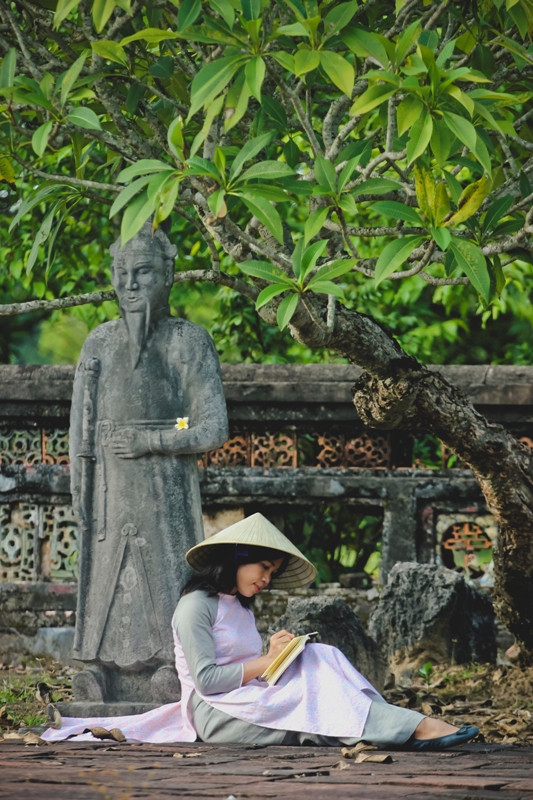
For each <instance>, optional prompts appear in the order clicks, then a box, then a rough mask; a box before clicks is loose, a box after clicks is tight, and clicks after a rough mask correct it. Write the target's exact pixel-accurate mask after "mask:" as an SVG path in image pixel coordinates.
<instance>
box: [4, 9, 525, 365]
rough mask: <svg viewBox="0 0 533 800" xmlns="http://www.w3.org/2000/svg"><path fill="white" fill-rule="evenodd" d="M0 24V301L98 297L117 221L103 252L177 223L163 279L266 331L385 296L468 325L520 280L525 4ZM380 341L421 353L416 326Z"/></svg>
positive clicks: (51, 13)
mask: <svg viewBox="0 0 533 800" xmlns="http://www.w3.org/2000/svg"><path fill="white" fill-rule="evenodd" d="M0 16H1V19H2V23H3V24H2V30H1V33H0V49H1V50H2V51H3V52H2V55H3V60H2V64H1V68H0V96H1V98H2V101H1V102H2V105H1V106H0V110H1V115H2V117H1V118H2V123H1V126H0V136H1V141H2V158H1V160H0V177H1V178H2V180H3V182H4V183H3V185H4V186H5V189H6V191H4V193H3V194H4V195H5V196H6V197H7V205H8V206H10V207H11V208H13V207H15V208H16V214H14V215H12V223H11V239H10V243H9V246H10V247H11V249H13V244H12V241H13V240H16V241H17V245H16V247H17V248H18V249H19V251H22V252H19V254H18V255H19V258H16V259H12V258H10V255H11V256H12V253H11V254H10V253H9V251H8V252H6V256H7V258H6V260H7V261H10V260H13V261H14V262H16V263H14V265H13V266H12V268H11V272H10V278H9V284H6V285H5V290H6V291H5V294H6V296H10V297H11V298H14V299H18V298H20V297H24V299H26V298H27V293H28V291H31V292H32V293H33V296H34V297H37V298H42V299H41V302H40V303H36V304H33V306H31V305H30V306H28V307H27V310H30V309H31V308H33V307H35V306H37V307H38V306H41V307H42V308H50V307H68V306H69V305H70V304H71V303H72V302H80V301H81V302H83V301H86V300H91V299H94V300H101V299H104V298H109V297H111V296H112V295H111V294H110V293H108V294H106V295H104V296H101V295H99V294H98V289H99V288H104V287H105V285H106V284H107V283H108V277H107V275H104V274H103V273H102V268H101V267H102V257H103V253H104V247H105V245H106V244H107V243H108V242H109V241H110V240H111V239H112V238H113V236H114V235H115V232H116V230H115V229H116V226H117V225H118V220H119V218H120V217H122V222H121V225H120V232H121V235H122V239H123V241H124V242H125V241H127V240H128V239H129V238H131V237H132V236H133V235H135V233H136V232H137V231H138V230H139V229H140V227H141V226H142V224H143V223H144V222H145V221H146V220H147V219H148V218H149V217H150V216H153V218H154V226H157V225H159V224H161V223H162V222H163V221H164V220H165V219H167V218H168V217H170V216H172V217H173V218H174V219H178V218H180V219H181V223H179V224H178V231H176V233H178V235H180V238H183V237H188V238H189V240H190V241H191V249H190V251H189V252H190V253H193V254H194V255H195V256H196V257H195V258H193V259H189V262H190V261H193V262H196V264H195V265H197V263H198V261H199V259H198V250H201V255H202V258H201V260H200V264H201V266H203V267H204V268H203V269H190V266H191V263H189V264H186V263H185V259H184V258H182V259H181V263H180V264H179V266H180V268H181V269H180V271H179V273H178V275H177V278H178V280H180V281H181V280H191V279H192V280H208V281H212V282H214V283H215V284H219V285H220V284H222V285H225V286H228V287H231V288H233V289H234V290H237V291H238V292H240V293H242V294H243V295H245V296H247V297H248V298H250V299H252V300H254V301H255V302H256V307H257V309H258V310H260V309H262V311H263V314H262V315H263V316H264V317H265V318H266V319H269V320H270V321H271V322H272V321H274V316H273V315H274V314H275V319H276V321H277V324H278V326H279V327H280V328H281V329H283V328H285V327H287V326H288V325H289V324H290V323H291V322H294V320H293V317H294V314H295V313H296V310H297V309H299V310H300V312H301V311H302V309H305V310H306V311H307V314H308V315H309V316H310V317H311V318H312V319H313V320H314V322H315V324H316V325H318V326H320V327H322V328H323V329H324V330H325V331H328V330H332V329H333V326H334V320H335V310H336V308H337V307H338V304H339V303H341V304H342V303H346V304H347V305H348V307H350V306H353V305H354V304H356V305H359V306H360V305H361V302H363V303H364V299H365V298H366V300H367V302H368V299H369V298H376V297H379V296H381V297H386V296H387V293H389V296H392V297H394V296H396V295H397V293H398V288H395V286H396V287H398V284H391V283H389V282H390V281H407V285H408V286H409V291H410V292H411V294H412V295H414V300H416V299H417V297H416V296H417V295H419V294H420V291H421V288H422V287H423V286H424V285H425V284H426V285H429V286H438V287H443V289H442V290H440V295H439V297H440V300H441V302H444V303H446V302H448V305H449V306H451V305H453V303H456V302H457V300H456V298H457V291H456V290H454V289H453V288H452V290H450V291H448V287H461V286H462V285H466V286H468V287H471V288H469V289H468V292H470V293H471V294H470V296H471V298H472V299H474V298H475V296H476V295H477V297H478V299H479V302H480V303H481V308H482V309H485V319H488V318H489V317H490V316H497V315H498V314H499V313H500V312H501V310H502V303H501V301H499V300H498V298H499V297H500V296H501V295H502V292H503V291H504V287H505V284H506V281H508V282H510V283H512V282H513V281H515V282H516V281H521V280H523V276H524V272H526V273H527V272H528V271H529V267H528V264H529V263H531V261H532V258H531V252H530V251H531V242H530V239H531V237H530V234H531V230H532V228H531V222H530V216H531V205H532V204H531V200H532V198H533V189H532V186H531V183H530V175H531V171H532V170H533V157H532V151H533V135H532V134H531V133H530V132H529V126H528V120H529V119H530V118H531V116H533V104H532V102H531V100H532V98H533V92H532V88H533V82H532V80H531V70H532V65H533V49H532V48H531V47H530V46H529V40H528V37H529V34H530V29H531V26H532V24H533V4H532V3H531V2H530V0H518V2H513V0H507V2H501V0H483V2H481V3H478V4H464V3H453V2H446V1H445V2H442V3H440V4H437V3H431V2H429V3H428V2H419V1H418V0H408V2H402V1H401V0H398V1H397V2H396V4H394V3H392V2H390V0H367V2H366V3H358V2H357V0H352V1H351V2H342V3H336V2H329V3H328V2H324V3H322V4H318V3H315V2H301V1H300V0H296V2H284V1H283V0H280V2H279V3H274V2H273V3H270V2H264V1H263V2H261V0H253V1H252V2H240V0H231V1H230V0H212V2H208V3H201V2H198V0H184V2H177V0H176V2H155V3H149V4H147V3H142V2H133V3H131V2H129V0H123V2H121V3H118V4H115V3H114V2H113V0H105V1H103V0H96V1H95V2H93V3H90V2H84V1H83V2H80V3H78V2H75V1H73V0H60V2H59V3H57V4H56V3H55V2H54V1H53V0H42V2H39V3H32V2H28V0H17V2H15V3H9V2H6V1H5V0H2V2H1V3H0ZM17 198H18V203H19V204H18V208H17V207H16V206H15V203H16V201H17ZM4 202H5V201H4ZM36 213H37V214H38V215H39V217H38V218H39V221H40V227H39V229H38V230H37V232H35V230H34V229H33V228H34V227H35V226H34V225H33V226H32V217H34V216H35V215H36ZM109 218H110V220H111V221H110V222H108V219H109ZM17 231H18V233H17ZM17 237H19V238H18V240H17ZM66 240H68V246H67V247H65V246H62V247H61V248H58V247H57V243H58V241H59V242H65V241H66ZM195 250H196V252H195ZM184 255H188V253H187V254H184ZM187 267H189V268H187ZM412 276H416V279H415V280H416V282H415V283H414V284H413V281H412V280H411V281H409V280H408V279H409V278H411V277H412ZM380 284H383V286H381V287H380V288H379V289H377V290H376V287H377V286H379V285H380ZM189 285H190V284H189ZM389 286H391V289H390V290H389V288H388V287H389ZM418 286H420V288H419V289H417V288H416V287H418ZM367 287H368V288H367ZM90 290H92V291H90ZM445 290H446V291H445ZM376 292H379V294H376ZM460 292H461V295H460V296H462V294H463V292H462V290H460ZM474 292H475V295H474ZM87 293H88V295H89V296H87V297H86V296H85V295H86V294H87ZM391 293H392V295H391ZM80 294H81V295H82V296H81V297H78V298H77V299H76V300H73V299H72V298H71V296H72V295H80ZM508 294H509V288H508V289H507V291H506V293H504V295H503V300H504V305H503V309H504V310H505V302H506V301H507V302H508V297H507V295H508ZM467 296H468V294H467ZM54 298H57V301H56V302H55V303H54V302H51V301H52V300H53V299H54ZM321 298H323V299H321ZM449 298H454V299H453V300H452V301H450V299H449ZM472 299H471V300H470V304H471V303H472ZM491 304H493V305H492V308H491ZM494 304H495V305H494ZM241 305H242V304H241ZM370 305H371V306H372V311H373V313H374V316H376V317H377V318H378V319H379V318H380V308H379V306H380V303H379V302H375V301H374V302H371V303H370ZM10 310H12V311H13V310H16V311H22V310H26V308H20V307H18V308H16V309H9V308H6V309H4V312H7V311H10ZM454 310H456V309H454ZM91 313H93V319H94V312H91ZM106 313H110V312H109V311H108V312H106V311H105V307H104V308H101V309H100V311H99V312H98V318H99V319H102V318H105V316H106ZM232 313H234V309H230V315H231V314H232ZM304 313H305V312H304ZM237 316H238V312H237ZM392 316H393V317H394V315H392ZM453 316H454V315H453V314H452V319H450V320H449V321H448V326H447V329H448V330H447V331H446V326H445V327H442V324H443V323H442V321H440V323H439V325H438V328H439V335H440V336H444V338H446V336H448V338H453V335H454V332H455V333H456V332H457V330H459V329H460V328H461V325H464V322H462V320H461V315H460V314H458V315H457V316H456V317H455V318H453ZM241 321H242V320H241ZM427 322H428V321H427V320H426V327H427ZM296 326H297V323H296ZM393 327H394V320H393ZM397 327H398V333H400V334H403V335H404V339H405V341H406V344H407V347H408V349H411V350H413V349H414V350H417V349H418V350H419V351H420V350H422V351H423V348H421V347H420V344H419V343H418V344H417V340H416V334H417V324H416V320H412V323H411V324H409V321H408V320H406V316H404V317H403V321H402V324H401V325H398V326H397ZM402 328H403V330H402ZM291 330H292V329H291ZM228 335H229V336H231V334H228ZM430 340H431V332H430V334H429V340H428V338H427V336H426V345H425V346H426V348H427V347H428V344H427V343H428V341H430ZM419 354H421V355H422V357H424V355H425V354H424V352H421V353H420V352H419Z"/></svg>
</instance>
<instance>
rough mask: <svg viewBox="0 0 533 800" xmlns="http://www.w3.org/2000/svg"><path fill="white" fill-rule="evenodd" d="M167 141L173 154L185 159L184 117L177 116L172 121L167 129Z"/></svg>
mask: <svg viewBox="0 0 533 800" xmlns="http://www.w3.org/2000/svg"><path fill="white" fill-rule="evenodd" d="M167 143H168V146H169V147H170V150H171V152H172V154H173V155H175V156H176V157H177V158H179V159H180V161H184V160H185V159H184V153H183V148H184V146H185V140H184V138H183V119H182V118H181V117H176V119H174V120H173V121H172V122H171V123H170V125H169V128H168V131H167Z"/></svg>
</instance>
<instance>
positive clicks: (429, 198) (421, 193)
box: [413, 161, 435, 221]
mask: <svg viewBox="0 0 533 800" xmlns="http://www.w3.org/2000/svg"><path fill="white" fill-rule="evenodd" d="M413 172H414V175H415V191H416V199H417V202H418V207H419V208H420V210H421V211H422V213H423V214H424V216H425V217H426V219H428V220H430V221H432V220H433V217H434V214H435V179H434V177H433V175H432V172H431V170H430V169H428V168H427V166H426V165H425V164H424V163H423V161H418V162H417V163H416V164H415V165H414V167H413Z"/></svg>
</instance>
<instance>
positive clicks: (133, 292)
mask: <svg viewBox="0 0 533 800" xmlns="http://www.w3.org/2000/svg"><path fill="white" fill-rule="evenodd" d="M109 252H110V253H111V255H112V256H113V265H112V268H111V277H112V282H113V287H114V289H115V291H116V293H117V298H118V303H119V306H120V311H121V314H122V317H123V319H124V322H125V323H126V327H127V329H128V335H129V340H130V351H131V355H132V364H133V367H134V368H135V366H136V365H137V363H138V361H139V357H140V353H141V351H142V349H143V348H144V345H145V343H146V340H147V337H148V333H149V328H150V322H151V320H153V319H154V315H155V316H156V317H157V316H158V315H159V314H160V313H161V312H165V311H166V312H167V313H168V298H169V295H170V290H171V288H172V283H173V280H174V259H175V257H176V253H177V248H176V247H175V245H173V244H171V243H170V240H169V238H168V236H167V235H166V233H165V232H164V231H163V230H162V229H161V228H158V229H157V230H156V231H155V233H152V223H151V220H148V221H147V222H145V224H144V225H143V227H142V228H141V230H140V231H139V233H138V234H136V236H134V237H133V239H130V240H129V242H127V243H126V244H125V246H124V247H121V242H120V239H118V240H117V241H116V242H115V244H113V245H112V246H111V247H110V248H109ZM158 312H159V314H158Z"/></svg>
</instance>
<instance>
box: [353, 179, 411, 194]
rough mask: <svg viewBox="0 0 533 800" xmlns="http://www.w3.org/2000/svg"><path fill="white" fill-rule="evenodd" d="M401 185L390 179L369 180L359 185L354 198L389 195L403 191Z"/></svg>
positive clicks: (355, 189) (354, 190)
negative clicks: (369, 195) (399, 190)
mask: <svg viewBox="0 0 533 800" xmlns="http://www.w3.org/2000/svg"><path fill="white" fill-rule="evenodd" d="M401 188H402V187H401V185H400V184H399V183H397V182H396V181H391V180H390V178H369V179H368V180H367V181H363V182H362V183H359V184H357V186H355V187H354V188H353V189H352V190H351V193H352V196H353V197H357V196H358V195H361V194H388V193H389V192H395V191H397V190H398V189H401Z"/></svg>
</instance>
